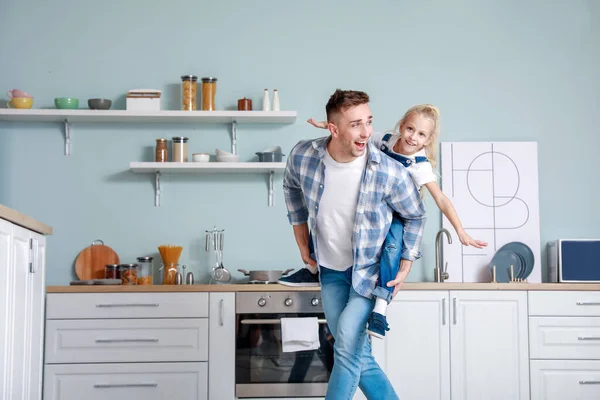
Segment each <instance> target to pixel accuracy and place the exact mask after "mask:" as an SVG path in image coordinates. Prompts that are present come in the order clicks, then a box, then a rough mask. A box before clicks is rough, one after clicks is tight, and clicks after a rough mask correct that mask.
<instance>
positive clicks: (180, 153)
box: [171, 136, 188, 162]
mask: <svg viewBox="0 0 600 400" xmlns="http://www.w3.org/2000/svg"><path fill="white" fill-rule="evenodd" d="M172 140H173V155H172V157H171V159H172V160H173V162H187V160H188V143H187V142H188V138H186V137H183V136H175V137H174V138H173V139H172Z"/></svg>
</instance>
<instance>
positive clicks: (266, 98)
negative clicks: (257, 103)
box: [262, 89, 271, 111]
mask: <svg viewBox="0 0 600 400" xmlns="http://www.w3.org/2000/svg"><path fill="white" fill-rule="evenodd" d="M262 110H263V111H271V101H270V100H269V89H265V92H264V94H263V104H262Z"/></svg>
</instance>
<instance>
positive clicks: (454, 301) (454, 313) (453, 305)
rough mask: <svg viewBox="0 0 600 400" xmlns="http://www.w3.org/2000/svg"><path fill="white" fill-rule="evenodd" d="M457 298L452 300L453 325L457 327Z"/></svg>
mask: <svg viewBox="0 0 600 400" xmlns="http://www.w3.org/2000/svg"><path fill="white" fill-rule="evenodd" d="M456 302H457V299H456V297H454V298H452V323H453V324H454V325H456Z"/></svg>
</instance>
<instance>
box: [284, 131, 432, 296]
mask: <svg viewBox="0 0 600 400" xmlns="http://www.w3.org/2000/svg"><path fill="white" fill-rule="evenodd" d="M328 142H329V136H328V137H323V138H319V139H314V140H307V141H301V142H299V143H298V144H297V145H296V146H294V148H293V149H292V151H291V152H290V155H289V157H288V160H287V166H286V169H285V174H284V177H283V190H284V194H285V203H286V206H287V209H288V219H289V221H290V224H292V225H301V224H304V223H308V227H309V229H310V230H311V232H313V239H314V238H315V235H314V232H316V230H317V229H319V227H318V226H317V223H316V221H317V213H318V210H319V202H320V201H321V196H322V194H323V190H324V182H325V165H324V163H323V157H324V156H325V152H326V149H327V143H328ZM367 146H368V149H367V151H368V154H367V157H368V159H367V165H366V168H365V173H364V175H363V178H362V183H361V186H360V193H359V195H358V203H357V206H356V214H355V216H354V228H353V230H352V251H353V253H354V254H353V258H354V265H353V267H354V270H353V276H352V285H353V286H354V290H356V292H357V293H358V294H360V295H362V296H365V297H368V298H371V297H372V295H373V290H374V289H375V286H376V284H377V278H378V277H379V258H380V256H381V247H382V245H383V242H384V240H385V237H386V235H387V233H388V231H389V228H390V224H391V222H392V213H393V212H394V211H396V212H398V214H400V216H401V217H402V218H403V219H404V236H403V249H402V258H404V259H408V260H413V261H414V260H416V259H417V258H419V257H420V253H419V247H420V245H421V239H422V237H423V228H424V226H425V208H424V207H423V203H422V202H421V198H420V196H419V192H418V190H417V188H416V186H415V184H414V183H413V180H412V179H411V178H410V175H409V174H408V171H407V170H406V168H404V166H403V165H402V164H400V163H398V162H396V161H394V160H392V159H391V158H389V157H388V156H386V155H385V154H383V153H381V152H380V151H379V149H377V148H376V147H375V146H374V145H373V144H371V142H370V141H369V142H368V144H367ZM313 242H314V246H315V254H318V251H317V249H318V246H319V243H317V241H316V240H313ZM316 261H317V263H319V260H318V259H317V260H316ZM349 267H350V266H349Z"/></svg>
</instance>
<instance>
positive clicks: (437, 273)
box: [433, 228, 452, 282]
mask: <svg viewBox="0 0 600 400" xmlns="http://www.w3.org/2000/svg"><path fill="white" fill-rule="evenodd" d="M444 233H445V234H446V236H448V243H449V244H451V243H452V237H451V236H450V232H448V230H447V229H444V228H442V229H440V231H439V232H438V233H437V235H436V236H435V269H434V270H433V271H434V272H433V279H434V281H435V282H444V281H445V280H446V279H448V278H449V277H450V275H448V263H446V264H445V265H444V267H443V268H442V259H441V257H440V255H441V254H440V253H441V252H442V241H441V239H442V236H443V234H444Z"/></svg>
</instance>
